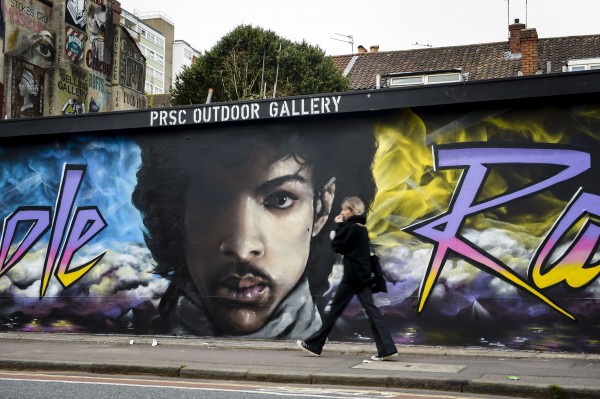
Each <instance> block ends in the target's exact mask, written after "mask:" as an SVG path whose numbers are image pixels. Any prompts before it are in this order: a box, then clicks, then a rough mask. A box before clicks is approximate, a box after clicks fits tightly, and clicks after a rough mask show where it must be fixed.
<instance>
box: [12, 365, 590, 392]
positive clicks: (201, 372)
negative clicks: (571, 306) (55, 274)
mask: <svg viewBox="0 0 600 399" xmlns="http://www.w3.org/2000/svg"><path fill="white" fill-rule="evenodd" d="M0 369H3V370H10V371H71V372H82V373H90V374H110V375H112V374H120V375H152V376H160V377H171V378H182V379H198V380H236V381H248V382H270V383H286V384H307V385H340V386H356V387H374V388H397V389H417V390H430V391H442V392H449V393H472V394H485V395H496V396H498V395H504V396H514V397H523V398H531V399H538V398H539V399H548V398H557V397H559V396H556V395H555V394H554V393H553V392H552V389H551V388H550V387H548V386H541V385H540V386H535V385H523V384H512V385H510V386H509V385H506V384H498V383H484V382H478V381H472V380H455V379H427V378H406V377H402V378H399V377H390V376H386V375H369V376H353V377H352V378H351V379H349V378H348V376H347V375H346V374H340V373H314V374H311V373H286V372H281V373H278V372H269V371H267V372H257V371H248V370H243V369H238V370H232V369H228V370H214V369H196V368H187V367H185V366H181V367H153V366H140V365H123V364H108V363H107V364H96V363H88V364H86V363H76V362H43V361H39V362H38V361H18V360H0ZM562 393H563V396H560V397H562V398H564V399H597V398H599V397H600V389H599V390H595V389H585V388H562Z"/></svg>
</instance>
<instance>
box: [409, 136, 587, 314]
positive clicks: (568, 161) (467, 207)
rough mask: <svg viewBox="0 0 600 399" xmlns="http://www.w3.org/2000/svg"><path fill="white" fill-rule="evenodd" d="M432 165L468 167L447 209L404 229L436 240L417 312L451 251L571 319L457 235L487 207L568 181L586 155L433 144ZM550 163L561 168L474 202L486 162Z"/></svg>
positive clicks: (584, 165) (584, 166) (554, 150)
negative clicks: (508, 190) (434, 145)
mask: <svg viewBox="0 0 600 399" xmlns="http://www.w3.org/2000/svg"><path fill="white" fill-rule="evenodd" d="M434 157H435V160H436V169H456V168H463V169H466V172H465V173H463V175H462V176H461V181H460V182H459V184H458V185H457V187H456V190H455V192H454V197H453V199H452V201H451V202H450V205H449V209H448V212H446V213H444V214H442V215H439V216H437V217H435V218H433V219H430V220H426V221H423V222H420V223H417V224H415V225H412V226H409V227H408V228H406V230H407V231H409V232H410V233H411V234H413V235H415V236H418V237H420V238H422V239H423V240H425V241H428V242H431V243H433V244H434V250H433V253H432V257H431V259H430V261H429V265H428V267H427V272H426V273H425V276H424V279H423V282H422V283H421V287H420V293H419V308H418V312H419V313H420V312H422V310H423V308H424V306H425V303H426V302H427V300H428V298H429V294H430V293H431V291H432V289H433V286H434V285H435V283H436V281H437V278H438V277H439V274H440V272H441V270H442V267H443V265H444V263H445V261H446V258H447V256H448V255H449V252H450V251H452V252H454V253H456V254H459V255H461V256H463V257H464V258H465V259H467V260H469V261H471V262H472V263H473V264H474V265H476V266H477V267H479V268H481V269H482V270H484V271H487V272H489V273H491V274H492V275H495V276H497V277H500V278H503V279H504V280H506V281H507V282H509V283H511V284H513V285H515V286H517V287H520V288H522V289H524V290H526V291H527V292H529V293H531V294H533V295H534V296H536V297H538V298H539V299H541V300H542V301H544V302H545V303H546V304H548V305H549V306H551V307H552V308H554V309H555V310H557V311H558V312H560V313H562V314H564V315H565V316H567V317H569V318H571V319H574V317H573V316H572V315H570V314H569V313H567V312H566V311H564V310H563V309H561V308H560V307H558V306H557V305H555V304H554V303H553V302H552V301H550V300H549V299H548V298H546V297H545V296H544V295H543V294H542V293H540V292H538V290H536V289H535V288H534V287H532V286H530V285H529V284H528V283H527V282H526V281H524V280H523V279H522V278H521V277H520V276H518V275H517V274H516V273H514V272H513V271H512V270H511V269H510V268H508V267H507V266H506V265H504V264H503V263H502V262H500V261H499V260H497V259H495V258H494V257H492V256H491V255H490V254H488V253H486V252H485V251H484V250H482V249H481V248H479V247H477V246H476V245H475V244H473V243H472V242H470V241H468V240H466V239H465V238H464V237H461V236H459V232H460V230H461V227H462V225H463V224H464V222H465V219H466V218H467V217H469V216H472V215H474V214H477V213H480V212H483V211H485V210H486V209H491V208H496V207H498V206H501V205H503V204H506V203H507V202H509V201H513V200H515V199H518V198H521V197H524V196H528V195H532V194H534V193H537V192H539V191H542V190H544V189H547V188H548V187H551V186H553V185H555V184H557V183H560V182H562V181H565V180H568V179H570V178H572V177H574V176H577V175H578V174H580V173H582V172H583V171H585V170H587V169H589V168H590V165H591V159H590V155H589V154H587V153H585V152H581V151H575V150H566V149H560V148H452V147H437V148H436V147H434ZM501 164H515V165H518V164H520V165H524V164H551V165H561V166H564V167H565V168H564V169H562V170H561V171H560V172H558V173H556V174H555V175H553V176H551V177H549V178H547V179H544V180H542V181H539V182H536V183H533V184H531V185H529V186H526V187H524V188H522V189H519V190H516V191H514V192H511V193H507V194H504V195H501V196H497V197H494V198H491V199H488V200H485V201H481V202H478V203H476V202H475V200H476V198H477V195H478V193H479V191H480V190H481V188H482V187H483V184H484V182H485V180H486V177H487V175H488V172H489V168H488V165H501Z"/></svg>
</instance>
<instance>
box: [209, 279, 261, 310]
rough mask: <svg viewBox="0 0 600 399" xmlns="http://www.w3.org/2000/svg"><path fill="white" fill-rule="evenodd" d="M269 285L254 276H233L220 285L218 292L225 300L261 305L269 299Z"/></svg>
mask: <svg viewBox="0 0 600 399" xmlns="http://www.w3.org/2000/svg"><path fill="white" fill-rule="evenodd" d="M269 291H270V289H269V284H268V282H267V281H265V280H264V279H262V278H259V277H256V276H254V275H252V274H246V275H244V276H237V275H231V276H228V277H227V278H225V279H224V280H222V281H221V282H220V283H219V287H218V288H217V292H218V293H219V296H220V297H221V298H223V299H229V300H233V301H239V302H245V303H249V304H250V303H261V302H264V301H265V300H266V299H267V298H268V296H269V295H268V294H269Z"/></svg>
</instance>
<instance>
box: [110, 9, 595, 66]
mask: <svg viewBox="0 0 600 399" xmlns="http://www.w3.org/2000/svg"><path fill="white" fill-rule="evenodd" d="M121 6H122V7H123V8H124V9H126V10H127V11H129V12H132V13H133V12H135V11H137V12H139V13H145V12H152V11H160V12H162V13H163V14H165V15H166V16H168V17H169V18H170V19H171V20H172V21H173V22H174V23H175V39H183V40H185V41H186V42H188V43H189V44H190V45H191V46H192V47H194V48H195V49H196V50H198V51H200V52H204V51H206V50H209V49H210V48H211V47H213V46H214V45H215V44H216V43H217V41H218V40H219V39H220V38H221V37H222V36H224V35H226V34H227V33H229V32H230V31H231V30H233V29H234V28H235V27H236V26H238V25H240V24H251V25H254V26H260V27H262V28H265V29H270V30H272V31H274V32H275V33H277V34H278V35H279V36H283V37H285V38H286V39H289V40H291V41H296V42H297V41H302V40H303V39H304V40H306V41H307V42H308V43H310V44H313V45H318V46H319V47H321V49H323V50H325V52H326V54H327V55H341V54H349V53H351V52H352V51H354V52H356V51H357V50H356V48H357V47H358V45H363V46H364V47H366V48H369V47H370V46H371V45H379V50H380V51H393V50H403V49H416V48H423V47H424V46H434V47H443V46H454V45H462V44H476V43H489V42H498V41H504V40H506V39H507V38H508V24H509V21H510V23H512V22H514V20H515V19H516V18H519V19H520V22H522V23H527V27H528V28H536V30H537V33H538V36H539V37H540V38H545V37H558V36H578V35H589V34H600V0H363V1H358V0H302V1H289V0H288V1H286V0H212V1H206V0H177V1H175V0H170V1H166V0H121ZM526 6H527V7H526ZM347 36H352V37H353V41H354V45H353V46H352V45H351V44H350V43H348V42H349V41H350V40H349V38H348V37H347ZM335 39H338V40H335Z"/></svg>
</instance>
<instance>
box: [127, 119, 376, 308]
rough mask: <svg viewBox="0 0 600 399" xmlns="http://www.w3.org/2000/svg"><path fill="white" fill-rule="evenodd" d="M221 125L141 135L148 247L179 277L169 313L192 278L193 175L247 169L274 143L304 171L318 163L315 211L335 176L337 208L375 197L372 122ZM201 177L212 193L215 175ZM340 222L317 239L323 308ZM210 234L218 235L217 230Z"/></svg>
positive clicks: (141, 195)
mask: <svg viewBox="0 0 600 399" xmlns="http://www.w3.org/2000/svg"><path fill="white" fill-rule="evenodd" d="M216 126H218V125H213V126H212V127H211V126H209V125H205V126H196V127H193V128H191V129H190V128H188V129H185V127H181V128H180V129H181V130H178V131H168V130H162V131H158V134H144V135H140V136H138V137H137V141H138V143H139V144H140V147H141V150H142V154H141V157H142V165H141V168H140V170H139V171H138V173H137V178H138V183H137V186H136V188H135V190H134V192H133V195H132V201H133V204H134V205H135V206H136V208H137V209H139V210H140V212H141V215H142V219H143V222H144V226H145V228H146V231H145V233H144V238H145V241H146V245H147V246H148V248H149V249H150V251H151V252H152V256H153V258H154V260H155V262H156V264H155V267H154V272H155V273H156V274H158V275H161V276H163V277H166V278H168V279H170V280H171V284H170V287H169V289H168V290H167V292H166V293H165V295H164V296H163V300H162V301H161V309H160V310H161V313H163V314H164V312H166V311H168V309H166V308H165V307H167V308H168V307H170V305H169V301H170V299H174V298H175V297H176V296H177V291H178V287H179V286H180V285H181V284H182V283H183V282H185V281H189V280H191V277H190V275H189V272H188V270H187V267H186V261H185V255H184V254H185V251H184V248H183V242H184V228H183V226H184V223H183V218H184V214H185V206H186V204H185V198H186V192H187V190H188V184H189V182H190V181H191V180H192V179H191V178H192V177H193V175H196V174H198V173H202V170H209V171H210V170H214V169H215V168H219V166H224V167H227V168H235V167H242V165H244V163H245V162H246V161H247V160H248V159H249V157H251V156H252V154H253V153H254V152H255V151H257V150H260V149H265V148H267V149H269V150H270V151H272V154H273V157H272V158H273V159H281V158H284V157H293V158H294V159H295V160H296V161H297V162H298V163H299V164H300V165H302V166H301V168H307V167H312V171H313V173H312V175H313V182H312V183H313V187H314V190H315V197H314V205H315V206H314V209H315V210H316V204H317V201H319V200H320V199H321V197H322V195H323V194H324V193H323V192H322V190H323V188H324V186H325V185H326V184H327V183H328V182H329V181H330V179H331V178H332V177H335V184H336V193H335V197H334V201H333V204H332V209H339V207H340V204H341V201H342V198H344V197H345V196H347V195H349V194H351V193H352V194H356V193H358V194H359V195H360V196H362V197H363V198H368V199H369V200H370V199H372V198H373V196H374V193H375V186H374V183H373V178H372V174H371V163H372V161H373V154H374V151H375V141H374V138H373V132H372V128H371V127H370V126H369V125H368V124H366V123H365V122H364V121H357V120H352V118H346V119H345V120H343V121H340V120H322V121H321V122H317V123H314V122H308V121H302V120H296V121H294V122H293V123H291V124H284V123H273V121H270V123H249V124H245V125H242V126H235V125H234V126H221V127H216ZM195 181H199V182H200V183H199V184H201V185H202V186H199V189H203V188H204V187H206V190H211V184H210V180H209V179H196V180H195ZM215 206H218V204H215ZM314 217H315V218H316V217H317V215H314ZM333 225H334V222H333V217H329V218H328V220H327V223H326V224H325V225H324V226H323V228H322V229H321V232H320V233H319V234H318V235H317V236H315V237H314V238H313V239H312V240H311V243H310V245H311V247H310V252H309V258H308V261H307V265H306V269H305V273H306V275H307V277H308V281H309V285H310V288H311V293H312V294H313V296H314V297H315V302H316V303H317V305H319V306H320V305H323V306H324V304H321V303H320V300H321V299H322V296H323V294H324V293H325V291H327V289H328V281H327V277H328V276H329V274H330V273H331V270H332V267H333V264H334V262H335V254H334V253H333V252H332V251H331V247H330V240H329V238H328V235H329V231H330V230H332V229H333ZM200 228H201V227H200ZM324 232H326V233H325V234H323V233H324ZM206 234H210V227H208V228H207V230H206ZM169 298H170V299H169Z"/></svg>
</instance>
